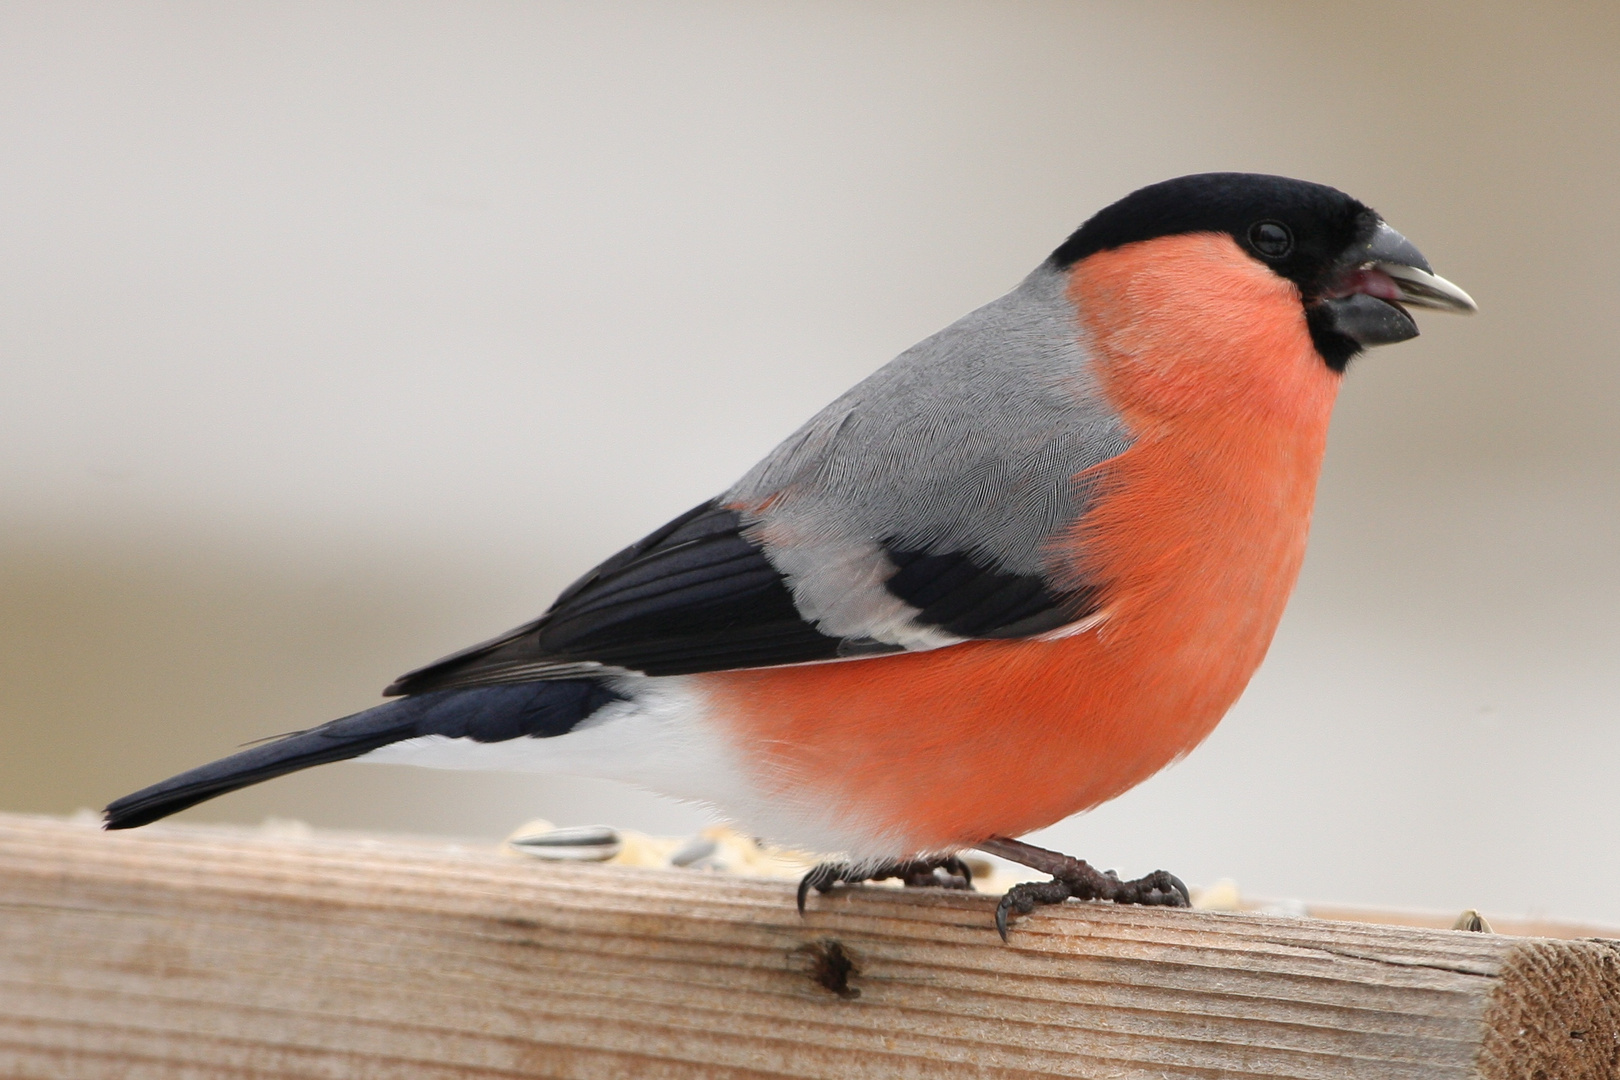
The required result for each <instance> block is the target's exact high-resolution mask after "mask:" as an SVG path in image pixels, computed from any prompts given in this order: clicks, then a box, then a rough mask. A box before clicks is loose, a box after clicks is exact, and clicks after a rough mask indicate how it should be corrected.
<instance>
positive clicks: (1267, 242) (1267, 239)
mask: <svg viewBox="0 0 1620 1080" xmlns="http://www.w3.org/2000/svg"><path fill="white" fill-rule="evenodd" d="M1249 243H1250V245H1252V246H1253V248H1254V250H1256V251H1258V252H1259V253H1260V254H1261V255H1264V256H1265V257H1266V258H1268V259H1280V258H1282V257H1283V256H1284V255H1287V254H1288V253H1289V252H1290V251H1293V250H1294V234H1293V233H1292V232H1291V231H1290V230H1289V228H1288V226H1286V225H1284V224H1283V223H1282V222H1280V221H1257V222H1255V223H1254V224H1253V225H1250V226H1249Z"/></svg>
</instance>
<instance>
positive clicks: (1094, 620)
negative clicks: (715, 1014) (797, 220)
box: [106, 173, 1475, 938]
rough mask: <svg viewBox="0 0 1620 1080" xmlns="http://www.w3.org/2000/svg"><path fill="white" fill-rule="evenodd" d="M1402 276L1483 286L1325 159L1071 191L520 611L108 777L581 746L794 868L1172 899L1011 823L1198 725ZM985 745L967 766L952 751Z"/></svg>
mask: <svg viewBox="0 0 1620 1080" xmlns="http://www.w3.org/2000/svg"><path fill="white" fill-rule="evenodd" d="M1408 307H1426V308H1437V309H1440V310H1447V311H1458V312H1469V311H1473V310H1474V307H1475V306H1474V302H1473V301H1472V300H1471V299H1469V297H1468V294H1467V293H1465V292H1463V291H1462V290H1461V289H1459V288H1458V287H1457V286H1455V285H1453V284H1451V283H1450V282H1448V281H1446V280H1445V279H1444V278H1441V277H1438V276H1436V275H1435V274H1434V272H1433V271H1432V270H1431V268H1430V266H1429V263H1428V261H1427V260H1426V259H1424V257H1423V255H1422V254H1421V253H1420V252H1419V251H1418V250H1417V248H1415V247H1414V246H1413V245H1412V244H1411V243H1410V242H1409V241H1407V240H1406V239H1405V238H1404V237H1403V236H1401V234H1400V233H1398V232H1396V231H1395V230H1394V229H1392V228H1390V226H1388V225H1387V224H1385V223H1384V221H1383V219H1382V218H1381V217H1380V216H1379V215H1378V214H1377V213H1375V212H1374V211H1373V210H1371V209H1370V208H1368V207H1367V206H1365V205H1363V204H1362V203H1360V202H1358V201H1356V200H1355V199H1353V198H1351V197H1350V196H1348V195H1345V194H1344V193H1342V192H1340V191H1337V190H1335V189H1334V188H1331V187H1326V186H1323V185H1320V184H1314V183H1308V182H1305V181H1301V180H1293V179H1288V178H1285V177H1278V176H1263V175H1254V174H1246V173H1205V174H1200V175H1194V176H1184V177H1181V178H1179V179H1174V180H1168V181H1165V182H1163V183H1159V184H1154V185H1152V186H1149V187H1145V188H1142V189H1141V190H1139V191H1136V192H1134V193H1133V194H1131V195H1128V196H1126V197H1125V198H1123V199H1121V200H1120V201H1118V202H1116V203H1114V204H1113V205H1111V206H1109V207H1107V208H1106V209H1103V210H1102V211H1100V212H1098V213H1097V214H1096V215H1095V216H1093V217H1092V218H1091V219H1090V220H1088V221H1086V222H1085V224H1083V225H1082V226H1081V227H1080V228H1079V229H1078V230H1077V231H1076V232H1075V233H1074V234H1073V235H1071V236H1070V237H1069V238H1068V239H1067V240H1066V241H1064V242H1063V244H1062V245H1061V246H1059V247H1058V249H1057V250H1056V251H1054V252H1053V253H1052V254H1051V256H1050V257H1049V258H1048V259H1047V260H1046V261H1045V262H1043V263H1042V264H1041V265H1040V266H1039V267H1037V268H1036V269H1035V271H1034V272H1033V273H1032V274H1030V275H1029V276H1028V277H1027V278H1025V279H1024V280H1023V281H1022V282H1021V283H1019V285H1018V286H1017V287H1016V288H1014V289H1013V290H1012V291H1011V292H1010V293H1008V294H1007V295H1005V296H1003V297H1001V298H1000V299H999V300H994V301H992V302H990V303H989V304H986V305H985V306H984V307H981V308H979V309H978V310H977V311H974V312H972V313H971V314H969V315H967V316H966V317H964V318H962V319H961V320H959V321H957V322H956V323H953V324H952V325H950V326H948V327H946V328H945V329H944V330H941V331H940V332H939V333H937V334H935V335H934V336H933V337H930V338H928V339H927V340H926V341H923V342H922V343H921V344H919V345H916V346H914V347H913V348H911V349H908V350H907V351H906V352H904V353H902V354H901V355H900V356H899V357H898V358H896V359H895V360H893V361H892V362H890V363H889V364H887V365H885V366H884V367H882V368H881V369H879V370H878V371H877V372H876V373H875V374H873V375H872V376H870V377H869V378H867V379H866V380H865V381H863V382H861V383H860V384H858V385H857V386H855V387H854V388H853V389H852V390H850V391H848V392H847V393H845V394H844V395H843V396H842V397H840V398H839V399H838V400H836V401H834V402H833V403H832V404H831V405H829V406H827V407H826V408H825V409H823V410H822V411H821V412H820V413H818V414H817V415H816V416H814V417H813V418H811V420H810V421H809V422H808V423H806V424H805V425H804V426H803V427H801V428H800V429H799V430H798V431H797V432H795V433H794V434H793V435H791V436H790V437H789V438H788V439H787V441H785V442H784V443H782V444H781V445H780V446H778V447H777V448H776V449H775V450H773V451H772V452H771V453H770V454H769V455H768V456H767V457H766V458H765V459H764V460H763V461H761V462H760V463H759V464H758V465H756V466H755V467H754V468H753V469H752V470H751V471H749V472H748V473H747V475H745V476H744V477H743V478H742V479H741V480H739V481H737V483H736V484H734V485H733V486H732V487H731V488H730V489H728V490H727V491H726V492H725V493H723V494H722V495H720V496H719V497H717V498H714V499H711V500H710V501H708V502H705V503H703V504H702V505H701V506H698V507H696V508H694V509H692V510H691V511H689V512H687V513H685V514H682V515H681V516H680V517H678V518H676V519H675V520H674V521H671V522H669V523H668V524H667V525H665V526H664V527H663V528H661V529H658V530H656V531H654V532H653V533H651V534H649V535H648V536H646V537H645V538H644V539H642V540H640V541H638V542H637V543H634V544H632V545H630V546H629V547H627V548H625V549H624V550H623V551H621V552H619V553H618V554H617V555H614V556H613V557H612V558H610V559H608V560H607V561H606V562H604V563H602V564H601V565H600V566H598V567H596V568H595V569H594V570H592V571H590V572H589V573H588V574H586V575H585V576H584V577H582V578H580V579H579V580H578V581H576V582H575V583H574V584H573V585H571V586H569V587H568V588H567V589H565V590H564V591H563V593H562V595H561V596H559V597H558V598H557V601H556V602H555V603H554V604H552V606H551V608H550V609H549V610H548V611H547V612H546V613H545V614H544V615H542V616H540V617H539V618H538V619H536V620H534V621H533V622H531V623H528V624H527V625H524V626H520V627H518V628H517V629H515V630H512V631H511V632H509V633H506V634H502V635H500V636H499V637H496V638H493V639H491V640H489V641H486V642H484V643H483V644H481V645H474V646H473V647H471V648H469V649H465V650H463V651H461V652H458V653H455V654H453V655H451V656H448V657H445V658H444V659H442V660H439V661H438V662H436V663H433V664H429V665H428V666H426V667H422V668H418V669H417V670H415V671H412V672H410V673H409V674H406V675H404V676H402V677H400V678H399V679H398V680H397V681H395V682H394V684H393V685H392V686H390V687H388V688H387V689H386V690H385V691H384V694H385V695H386V696H389V697H392V698H393V699H394V700H391V701H387V702H385V703H383V704H381V705H378V706H376V707H374V708H371V709H367V710H366V711H364V712H360V713H356V714H354V715H352V716H347V717H344V718H342V719H339V720H333V721H331V722H330V723H326V724H322V725H321V726H319V727H315V728H311V729H309V730H307V731H300V732H296V733H293V734H290V735H287V736H284V737H282V738H279V739H277V740H275V741H272V742H268V743H264V744H261V745H258V746H254V747H252V748H250V749H247V750H243V751H242V752H240V753H237V754H233V755H232V756H230V757H227V758H224V759H223V760H220V761H216V762H214V763H212V764H209V765H203V766H201V767H199V768H195V769H192V770H191V771H189V772H185V773H181V774H180V775H179V776H176V777H173V778H172V779H169V780H165V781H163V782H162V783H159V784H155V785H153V786H151V787H148V788H146V789H145V790H142V791H138V792H136V793H135V794H133V795H128V796H125V797H124V798H122V799H119V800H117V801H116V802H114V803H112V804H111V805H110V806H108V807H107V810H106V827H107V828H109V829H126V828H131V827H134V826H138V825H144V824H146V823H148V822H151V821H154V820H156V819H158V818H161V817H164V816H165V815H168V814H172V813H174V812H175V811H177V810H181V809H184V808H185V807H188V806H191V805H193V804H195V803H199V802H202V801H203V800H205V799H210V798H213V797H214V796H216V795H220V794H223V793H225V792H228V791H232V790H235V789H237V788H241V787H244V786H246V785H249V784H256V783H258V782H259V781H261V780H269V779H271V778H272V777H276V776H281V775H283V774H285V773H289V772H293V771H294V770H297V769H303V768H307V767H309V766H311V765H321V764H324V763H326V762H330V761H340V760H344V759H349V758H361V759H364V760H367V761H385V762H401V763H409V764H416V765H429V766H438V767H447V768H471V769H497V770H518V771H533V772H539V773H576V774H581V775H588V776H596V777H603V778H607V779H612V780H619V781H624V782H627V783H631V784H635V785H639V786H642V787H645V788H649V789H651V790H653V791H657V792H662V793H664V794H666V795H671V796H674V797H677V798H680V799H685V800H690V801H693V802H697V803H701V804H705V805H707V806H710V807H712V808H714V809H715V810H717V811H718V812H719V813H721V814H722V815H723V816H725V817H727V818H729V819H730V820H732V821H734V822H736V823H738V824H739V825H740V826H741V827H742V828H744V829H746V830H748V831H749V832H751V833H752V834H754V835H759V836H763V837H766V838H768V839H770V840H772V841H775V842H777V843H781V844H785V845H789V846H793V847H798V848H803V849H806V850H810V851H819V852H836V853H839V854H838V860H837V861H834V862H828V863H824V864H822V865H820V866H817V867H816V868H815V869H814V870H812V871H811V872H810V873H809V874H808V875H806V877H805V879H804V881H803V882H801V884H800V886H799V907H800V910H803V908H804V904H805V899H806V896H807V894H808V892H809V890H810V889H812V888H814V889H816V890H818V891H820V892H826V891H828V890H830V889H832V888H834V887H836V886H838V885H839V884H850V883H855V882H860V881H866V880H873V879H877V878H884V877H898V878H900V879H902V880H903V881H904V882H906V883H907V884H916V885H924V884H953V885H956V886H957V887H964V886H966V885H967V884H968V880H969V877H970V875H968V874H967V872H966V868H965V866H964V865H963V864H962V863H961V861H960V860H959V859H958V857H957V856H958V853H960V852H962V851H964V850H967V849H975V848H976V849H978V850H981V851H986V852H990V853H992V854H996V855H1001V856H1003V857H1006V858H1009V859H1011V860H1013V861H1016V862H1019V863H1021V864H1023V865H1026V866H1029V867H1032V868H1034V869H1036V870H1038V871H1040V872H1042V873H1045V874H1050V875H1052V880H1051V881H1049V882H1034V883H1028V884H1024V885H1019V886H1017V887H1015V888H1013V889H1012V890H1011V891H1010V892H1009V893H1007V894H1006V896H1004V897H1003V898H1002V900H1001V903H1000V905H999V907H998V908H997V911H996V924H997V927H998V929H999V930H1000V932H1001V935H1002V937H1003V938H1005V937H1006V936H1007V932H1008V930H1007V920H1008V916H1009V915H1010V914H1011V913H1014V912H1016V913H1020V914H1028V913H1029V912H1031V911H1033V910H1034V909H1035V907H1036V906H1037V905H1039V904H1051V903H1059V902H1062V901H1063V900H1065V899H1067V898H1070V897H1077V898H1081V899H1088V898H1090V899H1108V900H1113V901H1116V902H1121V903H1143V904H1162V905H1167V906H1184V905H1186V904H1187V903H1188V894H1187V890H1186V887H1185V886H1184V885H1183V884H1182V883H1181V882H1180V881H1179V880H1178V879H1176V878H1175V877H1174V876H1173V875H1171V874H1168V873H1166V872H1164V871H1157V872H1155V873H1153V874H1149V875H1147V876H1146V877H1143V878H1140V879H1137V880H1135V881H1124V880H1121V879H1119V878H1118V877H1116V876H1115V875H1114V874H1113V872H1112V871H1109V872H1106V873H1104V872H1099V871H1097V870H1095V869H1093V868H1092V867H1091V866H1090V865H1088V864H1087V863H1085V862H1084V861H1082V860H1079V859H1073V858H1069V857H1068V856H1065V855H1061V854H1059V853H1057V852H1052V851H1047V850H1045V849H1042V848H1038V847H1035V846H1033V845H1030V844H1026V843H1023V842H1021V841H1018V840H1017V839H1015V838H1016V837H1018V836H1020V835H1022V834H1024V833H1027V832H1030V831H1032V830H1035V829H1039V828H1042V827H1043V826H1046V825H1050V824H1052V823H1053V822H1055V821H1058V820H1060V819H1061V818H1064V817H1067V816H1069V815H1070V814H1074V813H1077V812H1079V811H1082V810H1086V809H1089V808H1091V807H1094V806H1096V805H1098V804H1099V803H1102V802H1104V801H1106V800H1108V799H1111V798H1113V797H1115V796H1117V795H1119V794H1121V793H1122V792H1124V791H1126V790H1127V789H1129V788H1131V787H1133V786H1134V785H1136V784H1139V783H1141V782H1142V781H1143V780H1145V779H1147V778H1148V777H1149V776H1152V775H1153V774H1154V773H1156V772H1158V771H1159V770H1160V769H1162V768H1164V767H1165V766H1166V765H1168V764H1169V763H1171V762H1173V761H1175V760H1177V759H1178V758H1180V757H1181V756H1182V755H1183V754H1186V753H1187V752H1188V751H1190V750H1191V749H1192V748H1193V747H1195V746H1197V745H1198V743H1199V742H1200V741H1201V740H1202V739H1203V738H1204V737H1205V736H1206V735H1208V734H1209V732H1210V731H1211V729H1213V728H1214V726H1215V724H1216V723H1217V722H1218V721H1219V720H1220V718H1221V717H1222V715H1224V714H1225V713H1226V711H1227V709H1228V708H1230V707H1231V705H1232V703H1233V702H1234V701H1236V700H1237V697H1238V695H1239V694H1240V693H1241V692H1242V690H1243V688H1244V686H1245V685H1246V684H1247V683H1248V681H1249V678H1250V676H1251V675H1253V673H1254V671H1255V669H1256V668H1257V667H1258V666H1259V664H1260V662H1261V660H1262V659H1263V657H1264V656H1265V653H1266V649H1267V648H1268V647H1269V645H1270V643H1271V638H1272V634H1273V632H1274V631H1275V630H1276V628H1277V623H1278V620H1279V619H1280V618H1281V616H1282V612H1283V607H1284V605H1285V604H1286V602H1287V599H1288V595H1289V593H1290V591H1291V590H1292V589H1293V586H1294V580H1295V578H1296V576H1297V575H1298V573H1299V568H1300V562H1301V560H1302V559H1303V557H1304V554H1305V541H1306V533H1307V531H1308V528H1309V525H1310V516H1311V508H1312V503H1313V501H1314V498H1315V491H1316V481H1317V475H1318V473H1319V471H1320V468H1321V462H1322V455H1323V451H1324V447H1325V443H1326V438H1327V429H1328V420H1329V415H1330V413H1331V411H1332V408H1333V402H1334V397H1335V395H1336V394H1337V392H1338V388H1339V383H1340V380H1341V377H1342V376H1343V374H1344V371H1345V368H1346V365H1347V364H1349V362H1350V360H1351V358H1353V357H1354V356H1355V355H1356V354H1357V353H1359V352H1360V351H1361V350H1362V348H1363V347H1365V346H1370V345H1384V344H1389V343H1392V342H1397V341H1405V340H1406V339H1408V338H1411V337H1415V336H1416V335H1417V332H1418V330H1417V326H1416V324H1415V323H1414V322H1413V320H1412V317H1411V316H1410V315H1409V314H1408V312H1407V310H1406V309H1407V308H1408ZM968 778H971V781H969V779H968Z"/></svg>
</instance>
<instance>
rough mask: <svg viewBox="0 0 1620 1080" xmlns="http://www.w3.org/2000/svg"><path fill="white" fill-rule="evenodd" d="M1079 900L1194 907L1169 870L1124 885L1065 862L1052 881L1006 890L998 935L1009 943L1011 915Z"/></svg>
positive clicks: (1081, 862) (998, 915) (1081, 865)
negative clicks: (1009, 916)
mask: <svg viewBox="0 0 1620 1080" xmlns="http://www.w3.org/2000/svg"><path fill="white" fill-rule="evenodd" d="M1070 897H1073V898H1075V899H1076V900H1112V901H1113V902H1114V903H1116V904H1146V905H1153V906H1158V907H1180V908H1184V907H1191V906H1192V894H1191V893H1189V892H1188V891H1187V886H1186V885H1184V884H1182V881H1181V879H1180V878H1178V877H1176V876H1175V875H1174V874H1172V873H1170V872H1169V871H1167V870H1155V871H1153V873H1151V874H1147V875H1145V876H1143V877H1139V878H1137V879H1136V880H1134V881H1121V880H1119V875H1118V874H1116V873H1114V871H1112V870H1108V871H1106V872H1102V871H1098V870H1096V869H1095V868H1094V867H1092V865H1091V864H1090V863H1088V862H1086V861H1085V860H1083V859H1066V860H1065V865H1063V866H1061V867H1059V868H1058V869H1057V870H1055V871H1054V872H1053V877H1052V880H1051V881H1027V882H1024V883H1023V884H1022V885H1014V886H1013V887H1012V888H1010V889H1008V890H1007V893H1006V895H1005V896H1003V897H1002V898H1001V903H999V904H997V905H996V931H997V933H999V934H1000V935H1001V940H1002V941H1006V940H1007V916H1008V915H1009V914H1010V913H1011V912H1014V911H1016V912H1018V914H1020V915H1028V914H1029V913H1030V912H1032V911H1034V910H1035V909H1036V908H1037V907H1040V906H1042V905H1045V904H1061V903H1063V901H1065V900H1067V899H1069V898H1070Z"/></svg>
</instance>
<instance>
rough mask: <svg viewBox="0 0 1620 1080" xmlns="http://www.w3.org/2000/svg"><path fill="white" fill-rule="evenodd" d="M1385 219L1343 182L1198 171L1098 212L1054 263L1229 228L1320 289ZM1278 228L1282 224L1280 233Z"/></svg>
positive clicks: (1308, 289)
mask: <svg viewBox="0 0 1620 1080" xmlns="http://www.w3.org/2000/svg"><path fill="white" fill-rule="evenodd" d="M1379 220H1380V219H1379V217H1378V215H1377V214H1376V213H1374V212H1373V211H1372V210H1371V209H1370V208H1368V207H1367V206H1366V205H1365V204H1364V203H1361V202H1359V201H1357V200H1356V199H1352V198H1351V197H1350V196H1348V195H1346V194H1345V193H1344V192H1342V191H1340V190H1338V189H1337V188H1331V187H1328V186H1327V185H1326V184H1313V183H1310V182H1309V181H1306V180H1293V179H1290V178H1289V177H1286V176H1266V175H1263V174H1259V173H1197V174H1195V175H1192V176H1181V177H1177V178H1176V179H1174V180H1166V181H1164V182H1162V183H1158V184H1152V185H1150V186H1148V187H1145V188H1142V189H1140V190H1138V191H1133V192H1132V193H1131V194H1129V195H1127V196H1125V197H1124V198H1123V199H1121V200H1119V201H1118V202H1116V203H1114V204H1113V205H1112V206H1108V207H1105V208H1104V209H1102V210H1099V211H1098V212H1097V213H1096V214H1095V215H1094V216H1093V217H1092V218H1091V220H1089V221H1087V222H1086V223H1085V224H1084V225H1082V226H1080V228H1079V229H1077V230H1075V232H1074V235H1073V236H1070V237H1069V238H1068V239H1067V240H1065V241H1064V242H1063V245H1062V246H1061V247H1059V248H1058V249H1057V250H1056V251H1054V252H1052V257H1051V262H1052V264H1053V265H1055V266H1057V267H1058V268H1059V269H1065V270H1066V269H1068V268H1069V267H1071V266H1073V265H1074V264H1075V263H1077V262H1079V261H1080V260H1081V259H1084V258H1086V257H1087V256H1088V255H1094V254H1096V253H1097V252H1099V251H1107V250H1109V249H1111V248H1118V247H1123V246H1124V245H1126V244H1131V243H1135V242H1136V241H1139V240H1153V239H1157V238H1158V237H1161V236H1175V235H1178V234H1181V233H1198V232H1218V233H1226V234H1228V235H1229V236H1231V237H1232V238H1233V239H1234V240H1236V241H1237V243H1238V246H1239V247H1241V248H1242V249H1243V250H1244V251H1246V252H1248V253H1249V254H1251V255H1253V256H1254V257H1255V258H1257V259H1259V260H1261V261H1262V262H1264V263H1265V264H1266V265H1268V266H1270V267H1271V268H1272V269H1273V270H1275V271H1276V272H1277V273H1278V274H1280V275H1282V276H1283V277H1285V278H1288V279H1289V280H1290V281H1292V282H1294V283H1295V284H1296V285H1298V286H1299V288H1300V292H1301V293H1302V294H1304V296H1305V297H1306V298H1307V299H1310V298H1312V297H1313V296H1315V295H1316V293H1317V292H1318V290H1319V289H1320V288H1321V287H1322V286H1323V284H1324V283H1325V282H1326V281H1328V280H1329V279H1330V278H1331V276H1332V275H1333V273H1334V271H1335V270H1336V269H1337V267H1338V264H1339V260H1340V258H1341V257H1342V256H1343V255H1344V253H1345V251H1346V250H1347V249H1349V248H1350V247H1351V246H1352V245H1354V244H1356V243H1360V242H1365V241H1366V239H1367V238H1368V237H1370V236H1371V235H1372V233H1373V231H1374V230H1375V229H1377V227H1378V222H1379ZM1273 226H1282V227H1283V230H1282V231H1279V230H1277V229H1275V228H1273Z"/></svg>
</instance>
